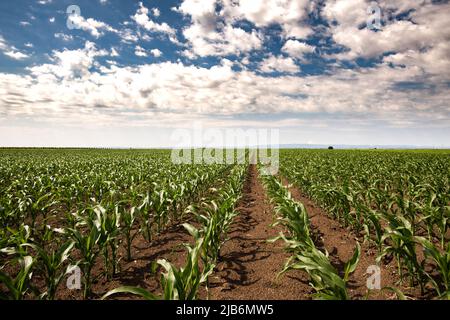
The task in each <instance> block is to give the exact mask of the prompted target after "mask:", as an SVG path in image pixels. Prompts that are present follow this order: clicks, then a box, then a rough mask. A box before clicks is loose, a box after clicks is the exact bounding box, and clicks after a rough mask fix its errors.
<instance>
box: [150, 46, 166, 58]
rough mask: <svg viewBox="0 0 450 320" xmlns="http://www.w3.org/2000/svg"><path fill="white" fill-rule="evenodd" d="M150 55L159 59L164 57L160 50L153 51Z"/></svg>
mask: <svg viewBox="0 0 450 320" xmlns="http://www.w3.org/2000/svg"><path fill="white" fill-rule="evenodd" d="M150 53H151V54H152V55H153V56H154V57H155V58H159V57H161V56H162V54H163V53H162V52H161V51H160V50H159V49H157V48H156V49H152V50H150Z"/></svg>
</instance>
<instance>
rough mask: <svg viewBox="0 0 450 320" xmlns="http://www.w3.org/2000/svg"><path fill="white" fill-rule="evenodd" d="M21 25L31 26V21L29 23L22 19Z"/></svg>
mask: <svg viewBox="0 0 450 320" xmlns="http://www.w3.org/2000/svg"><path fill="white" fill-rule="evenodd" d="M20 25H21V26H24V27H28V26H31V23H29V22H28V21H20Z"/></svg>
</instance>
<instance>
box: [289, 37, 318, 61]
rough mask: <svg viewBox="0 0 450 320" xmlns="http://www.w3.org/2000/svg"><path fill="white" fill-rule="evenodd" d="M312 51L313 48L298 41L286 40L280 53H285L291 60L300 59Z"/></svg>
mask: <svg viewBox="0 0 450 320" xmlns="http://www.w3.org/2000/svg"><path fill="white" fill-rule="evenodd" d="M314 50H315V47H314V46H311V45H309V44H307V43H305V42H300V41H298V40H288V41H286V43H285V44H284V45H283V47H282V48H281V51H283V52H286V53H287V54H289V55H290V56H291V57H293V58H302V57H303V55H304V54H305V53H312V52H314Z"/></svg>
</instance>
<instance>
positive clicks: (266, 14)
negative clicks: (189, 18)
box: [223, 0, 316, 39]
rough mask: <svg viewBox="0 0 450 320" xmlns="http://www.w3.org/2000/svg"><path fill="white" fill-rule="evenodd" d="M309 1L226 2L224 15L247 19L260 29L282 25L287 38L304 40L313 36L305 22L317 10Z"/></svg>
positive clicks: (258, 0) (263, 0) (231, 17)
mask: <svg viewBox="0 0 450 320" xmlns="http://www.w3.org/2000/svg"><path fill="white" fill-rule="evenodd" d="M315 5H316V3H315V1H307V0H281V1H280V0H240V1H238V2H236V1H234V0H224V9H223V12H224V15H225V16H227V17H228V19H230V20H238V19H243V18H244V19H247V20H248V21H251V22H253V23H254V24H255V25H256V26H258V27H268V26H270V25H280V26H281V27H282V29H283V35H284V37H286V38H290V37H292V38H300V39H304V38H306V37H307V36H309V35H310V34H312V29H311V27H310V26H309V25H308V24H307V23H306V22H305V21H306V20H307V18H308V14H309V13H311V12H312V11H313V10H314V9H315Z"/></svg>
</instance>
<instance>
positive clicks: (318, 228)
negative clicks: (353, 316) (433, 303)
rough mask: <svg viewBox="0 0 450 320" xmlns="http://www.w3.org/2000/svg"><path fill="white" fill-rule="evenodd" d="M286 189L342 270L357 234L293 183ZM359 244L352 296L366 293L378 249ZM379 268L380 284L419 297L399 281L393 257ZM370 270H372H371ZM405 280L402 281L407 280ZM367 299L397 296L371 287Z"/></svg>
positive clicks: (414, 291)
mask: <svg viewBox="0 0 450 320" xmlns="http://www.w3.org/2000/svg"><path fill="white" fill-rule="evenodd" d="M282 181H283V184H284V185H285V186H288V185H289V183H288V181H287V180H286V179H285V178H282ZM289 191H290V192H291V194H292V197H293V198H294V199H295V200H297V201H299V202H301V203H303V205H304V206H305V208H306V211H307V212H308V215H309V217H310V221H311V228H312V232H313V233H314V234H315V235H316V237H317V238H318V240H319V241H318V242H319V243H316V245H318V247H319V248H320V247H322V248H325V249H326V250H327V251H328V253H329V254H330V260H331V262H332V264H333V265H334V266H335V267H336V268H337V269H338V270H339V271H342V270H343V268H344V266H345V263H346V262H347V261H348V260H349V259H350V258H351V257H352V255H353V252H354V250H355V247H356V241H357V237H356V235H355V234H354V233H352V231H351V229H350V228H344V227H342V226H341V225H340V224H339V222H338V221H337V220H334V219H333V218H331V217H330V216H329V215H327V213H326V211H325V210H323V209H322V208H321V207H320V206H318V205H317V204H316V203H314V201H312V200H311V199H309V198H308V197H307V196H306V195H305V194H303V193H302V192H301V190H300V189H299V188H297V187H296V186H293V185H290V187H289ZM360 244H361V257H360V260H359V263H358V266H357V268H356V270H355V272H354V273H353V274H352V275H351V277H350V280H349V284H348V288H349V294H350V296H351V297H352V299H364V298H365V297H366V295H367V292H368V290H367V280H368V279H369V278H370V277H371V274H369V273H368V268H369V267H370V266H376V265H377V263H376V257H377V249H376V247H375V246H371V245H369V244H368V243H360ZM379 268H380V269H379V271H380V275H381V277H380V282H381V283H380V287H381V288H383V287H397V288H399V289H400V290H402V291H403V292H404V293H406V294H408V295H411V296H415V297H419V296H420V290H417V289H411V288H408V287H406V286H404V285H400V286H399V285H398V283H397V282H398V280H399V275H398V272H397V267H396V264H395V261H390V262H389V263H386V264H384V263H381V264H380V265H379ZM370 273H372V271H371V272H370ZM406 282H407V281H405V284H406ZM368 298H369V299H396V295H395V294H394V293H392V292H391V291H387V290H377V289H373V290H370V294H369V296H368Z"/></svg>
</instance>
